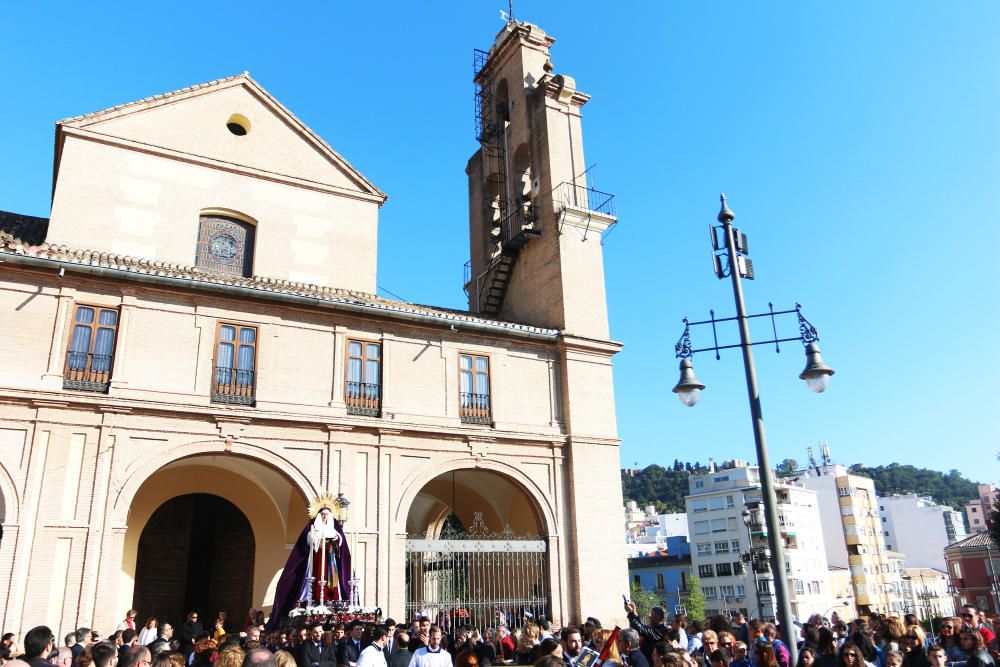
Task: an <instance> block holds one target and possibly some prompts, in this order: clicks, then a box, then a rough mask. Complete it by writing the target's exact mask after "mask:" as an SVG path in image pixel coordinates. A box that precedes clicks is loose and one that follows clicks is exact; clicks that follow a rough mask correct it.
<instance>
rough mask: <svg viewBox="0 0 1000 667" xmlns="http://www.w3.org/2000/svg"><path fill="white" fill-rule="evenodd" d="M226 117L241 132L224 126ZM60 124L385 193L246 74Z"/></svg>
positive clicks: (153, 146) (186, 155)
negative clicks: (235, 131)
mask: <svg viewBox="0 0 1000 667" xmlns="http://www.w3.org/2000/svg"><path fill="white" fill-rule="evenodd" d="M234 118H235V119H236V120H237V121H238V123H239V124H241V125H242V126H244V131H245V134H235V133H233V131H231V130H230V129H229V124H230V121H232V120H233V119H234ZM64 130H66V131H73V130H78V131H80V132H81V133H82V134H83V135H85V136H86V135H90V136H93V137H95V138H99V139H101V140H111V141H114V140H120V141H121V142H125V143H128V144H130V145H133V146H135V147H139V148H140V149H142V148H144V147H145V148H148V149H151V150H157V149H159V150H162V151H165V152H168V153H170V154H173V155H176V156H178V157H180V158H181V159H188V158H191V159H202V160H206V161H209V162H210V163H214V164H218V165H222V166H225V167H226V168H235V169H245V170H248V171H251V172H254V173H259V174H264V175H275V176H279V177H286V178H289V179H294V180H297V181H302V182H306V183H315V184H318V185H322V186H328V187H331V188H335V189H338V190H343V191H353V192H357V193H359V194H361V195H363V196H368V197H374V198H378V199H380V200H384V199H385V195H384V194H383V193H382V192H381V191H380V190H379V189H378V188H377V187H376V186H375V185H374V184H373V183H371V182H370V181H369V180H368V179H366V178H365V177H364V176H363V175H362V174H361V173H360V172H359V171H358V170H357V169H355V168H354V167H352V166H351V165H350V163H348V162H347V160H345V159H344V158H343V157H341V156H340V154H338V153H337V152H336V151H335V150H333V149H332V148H331V147H330V146H329V145H328V144H327V143H326V142H325V141H323V140H322V139H321V138H320V137H319V136H318V135H316V134H315V133H314V132H313V131H312V130H310V129H309V128H308V127H307V126H306V125H305V123H303V122H302V121H300V120H299V119H298V118H296V117H295V116H294V115H293V114H292V113H291V112H290V111H288V109H286V108H285V107H284V106H282V105H281V104H280V103H279V102H278V101H277V100H276V99H274V98H273V97H272V96H271V95H270V94H269V93H268V92H267V91H265V90H264V89H263V88H262V87H261V86H260V85H259V84H258V83H257V82H256V81H254V80H253V79H252V78H251V77H250V76H249V75H248V74H246V73H244V74H240V75H237V76H234V77H230V78H228V79H220V80H218V81H213V82H210V83H205V84H201V85H198V86H192V87H190V88H184V89H181V90H177V91H174V92H171V93H166V94H163V95H156V96H154V97H150V98H147V99H144V100H139V101H137V102H132V103H129V104H125V105H122V106H118V107H114V108H111V109H106V110H104V111H99V112H96V113H91V114H87V115H85V116H78V117H76V118H69V119H67V120H63V121H60V122H59V123H58V125H57V131H59V132H62V131H64Z"/></svg>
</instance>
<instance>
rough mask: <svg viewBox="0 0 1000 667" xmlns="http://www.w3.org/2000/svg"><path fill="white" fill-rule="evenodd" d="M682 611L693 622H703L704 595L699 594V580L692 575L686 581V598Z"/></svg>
mask: <svg viewBox="0 0 1000 667" xmlns="http://www.w3.org/2000/svg"><path fill="white" fill-rule="evenodd" d="M684 611H686V612H687V617H688V618H689V619H691V620H693V621H704V620H705V594H704V593H702V592H701V580H700V579H698V577H696V576H694V575H691V577H690V578H689V579H688V596H687V599H686V600H685V601H684Z"/></svg>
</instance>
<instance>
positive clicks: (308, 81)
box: [0, 0, 1000, 482]
mask: <svg viewBox="0 0 1000 667" xmlns="http://www.w3.org/2000/svg"><path fill="white" fill-rule="evenodd" d="M288 7H290V5H279V4H278V3H254V2H246V3H238V4H237V3H189V2H175V3H159V4H156V3H154V4H149V3H120V4H119V5H118V6H113V5H110V4H108V5H96V6H95V5H81V4H79V3H3V4H2V5H0V23H2V24H3V25H5V26H6V28H7V29H6V30H5V39H4V41H3V43H2V44H0V84H2V86H3V91H4V103H3V104H0V146H2V149H3V151H2V154H3V159H2V160H0V209H6V210H13V211H18V212H21V213H28V214H34V215H43V216H44V215H48V212H49V197H50V188H51V175H52V174H51V171H52V137H53V126H54V123H55V121H56V120H58V119H60V118H65V117H69V116H74V115H77V114H82V113H87V112H90V111H95V110H99V109H103V108H106V107H109V106H113V105H116V104H121V103H124V102H128V101H131V100H134V99H138V98H141V97H145V96H147V95H152V94H157V93H161V92H165V91H169V90H173V89H176V88H180V87H183V86H187V85H191V84H195V83H199V82H202V81H208V80H211V79H215V78H219V77H223V76H228V75H231V74H235V73H237V72H241V71H243V70H249V71H250V73H251V74H252V75H253V76H254V77H255V78H256V79H257V80H258V81H259V82H260V83H261V84H262V85H263V86H264V87H265V88H267V89H268V90H269V91H270V92H271V93H272V94H274V95H275V96H276V97H278V99H280V100H281V101H282V102H283V103H284V104H285V105H286V106H287V107H289V108H290V109H291V110H292V111H293V112H294V113H295V114H296V115H298V116H299V118H301V119H302V120H303V121H304V122H306V123H307V124H308V125H310V126H311V127H312V128H313V129H314V130H316V131H317V132H318V133H319V134H320V135H321V136H323V137H324V138H325V139H327V141H329V143H330V144H332V145H333V146H334V147H335V148H336V149H337V150H338V151H340V152H341V153H342V154H343V155H344V156H345V157H346V158H347V159H348V160H350V161H351V162H352V163H353V164H354V165H355V166H356V167H358V168H359V169H360V170H361V171H362V172H363V173H364V174H365V175H366V176H367V177H369V178H370V179H371V180H372V181H374V182H375V183H376V184H377V185H378V186H379V187H381V188H382V189H383V190H384V191H386V192H387V193H388V194H389V197H390V199H389V202H388V204H386V206H385V207H384V208H383V210H382V213H381V218H380V225H381V226H380V242H381V245H380V257H379V285H380V286H381V287H383V288H385V289H387V290H391V291H392V292H393V293H395V294H398V295H400V296H402V297H403V298H405V299H407V300H411V301H416V302H421V303H430V304H437V305H444V306H452V307H464V305H465V300H464V293H463V292H462V285H461V280H462V271H461V269H462V264H463V263H464V262H465V260H466V259H467V257H468V233H467V198H466V197H467V185H466V179H465V174H464V167H465V163H466V161H467V159H468V157H469V155H470V154H471V153H472V152H473V151H474V150H475V148H476V145H475V141H474V136H473V117H472V110H473V87H472V82H471V75H472V50H473V48H476V47H478V48H488V46H489V45H490V44H491V43H492V40H493V37H494V35H495V33H496V32H497V31H498V30H499V29H500V27H501V25H502V24H501V22H500V15H499V10H500V9H502V8H504V9H505V8H506V2H481V1H479V0H476V1H465V2H458V1H455V2H433V3H426V2H419V3H418V2H408V3H400V2H382V3H346V2H325V3H299V4H297V5H295V6H294V7H295V8H294V11H292V10H290V9H288ZM515 14H516V15H517V16H518V18H521V19H524V20H529V21H532V22H534V23H537V24H539V25H540V26H542V27H543V28H545V29H546V30H547V31H548V32H549V33H550V34H552V35H554V36H555V37H556V38H557V39H558V41H557V43H556V44H555V46H554V48H553V58H552V61H553V63H554V64H555V67H556V71H557V72H562V73H566V74H569V75H572V76H574V77H575V78H576V80H577V84H578V86H579V87H580V89H581V90H584V91H586V92H588V93H590V94H591V95H593V99H592V101H591V102H590V103H589V104H588V105H587V106H586V107H585V108H584V139H585V148H586V153H587V162H588V165H595V166H594V169H593V172H592V173H593V174H594V178H595V185H596V187H598V188H599V189H602V190H606V191H609V192H613V193H615V194H616V195H617V199H616V203H617V208H618V213H619V217H620V221H621V224H620V225H619V226H618V228H617V229H616V230H615V231H614V232H613V233H612V234H611V236H610V237H609V238H608V240H607V244H606V246H605V266H606V273H607V280H608V301H609V309H610V314H611V326H612V332H613V336H614V337H615V338H616V339H617V340H620V341H623V342H624V343H625V348H624V350H623V351H622V352H621V354H620V355H619V356H618V357H617V358H616V367H615V380H616V393H617V403H618V416H619V431H620V435H621V437H622V439H623V444H622V463H623V465H629V466H630V465H633V464H634V463H638V464H639V465H646V464H649V463H654V462H661V463H666V464H669V463H670V462H672V461H673V460H674V458H679V459H681V460H696V459H697V460H701V461H702V462H704V461H706V460H707V458H708V457H709V456H714V457H715V458H716V459H717V460H721V459H725V458H732V457H739V458H747V459H751V460H752V459H753V458H754V454H753V441H752V432H751V430H750V423H749V415H748V408H747V400H746V391H745V385H744V380H743V373H742V364H741V362H740V359H739V354H738V351H735V352H730V353H728V354H724V355H723V358H722V361H719V362H716V361H715V360H714V358H713V357H712V356H711V355H698V356H696V358H695V366H696V369H697V372H698V376H699V378H700V379H701V380H702V381H703V382H705V383H706V384H707V385H708V389H706V391H705V392H704V394H703V397H702V401H701V403H700V404H699V405H698V406H697V407H695V408H693V409H687V408H684V407H683V406H681V404H680V403H679V402H678V401H677V400H676V398H675V397H674V395H673V394H671V393H670V389H671V387H672V386H673V384H674V382H675V381H676V373H677V371H676V366H677V364H676V361H675V359H674V357H673V344H674V342H675V341H676V339H677V338H678V336H679V335H680V333H681V328H682V326H681V321H680V320H681V317H683V316H684V315H688V316H690V317H691V318H693V319H702V318H704V317H706V316H707V315H708V310H709V308H714V309H715V310H716V313H717V314H718V315H720V316H728V315H731V314H732V313H733V306H732V296H731V292H730V288H729V285H728V283H725V282H720V281H718V280H716V278H715V277H714V276H713V274H712V270H711V264H710V259H709V248H708V238H707V237H708V234H707V231H706V227H707V225H708V224H709V223H710V222H712V221H713V220H714V216H715V214H716V212H717V209H718V199H717V198H718V195H719V192H720V191H725V192H726V193H727V195H728V197H729V202H730V205H731V207H732V208H733V210H734V211H735V212H736V215H737V219H736V224H737V226H739V227H741V228H742V229H743V231H745V232H746V233H747V234H748V235H749V239H750V249H751V257H752V258H753V260H754V265H755V269H756V272H757V276H758V279H757V280H756V281H755V282H753V283H749V284H747V285H746V296H747V304H748V307H749V308H750V310H751V311H754V312H756V311H760V310H763V309H766V308H767V303H768V301H773V302H774V304H775V307H776V308H786V307H790V306H791V305H792V304H794V303H795V302H796V301H799V302H801V303H802V304H803V307H804V312H805V314H806V316H807V317H808V318H809V319H810V320H811V321H812V322H813V324H815V325H816V326H817V327H818V328H819V331H820V334H821V337H822V340H821V344H822V349H823V355H824V358H825V360H826V361H827V363H828V364H830V365H831V366H833V367H835V368H836V369H837V375H836V376H835V377H834V378H833V383H832V386H831V388H830V390H829V391H828V392H826V393H825V394H822V395H818V396H817V395H814V394H811V393H810V392H808V391H807V390H806V389H805V387H804V385H803V383H802V382H800V381H799V380H798V378H797V375H798V373H799V372H800V371H801V368H802V366H803V365H804V356H803V354H802V352H801V350H800V349H799V348H798V347H797V346H796V345H791V344H790V345H787V346H786V347H783V349H782V352H781V354H775V353H774V351H773V348H772V349H768V348H766V347H761V348H758V349H757V367H758V373H759V380H760V386H761V393H762V399H763V409H764V418H765V424H766V427H767V435H768V440H769V445H770V450H771V456H772V458H773V459H774V460H776V461H777V460H781V459H782V458H784V457H788V456H790V457H793V458H796V459H797V460H799V461H800V462H802V461H804V460H805V458H806V457H805V448H806V446H807V445H809V444H814V445H815V444H817V443H819V442H827V443H828V444H829V446H830V448H831V450H832V453H833V456H834V458H835V459H837V460H839V461H841V462H843V463H847V464H851V463H855V462H866V463H869V464H872V465H874V464H880V463H889V462H892V461H899V462H902V463H913V464H915V465H922V466H927V467H932V468H937V469H941V470H948V469H951V468H958V469H959V470H961V471H962V472H963V473H964V474H966V475H967V476H970V477H971V478H973V479H976V480H979V481H994V482H996V481H1000V464H998V462H997V460H996V452H997V451H998V450H1000V437H998V432H1000V429H998V426H1000V418H998V413H1000V400H998V398H997V397H998V390H997V378H998V376H1000V354H998V353H997V348H996V338H997V336H998V333H1000V326H998V325H1000V317H998V315H997V310H998V308H997V307H998V298H997V296H996V294H997V288H996V283H997V280H996V277H995V276H996V270H997V269H996V268H995V267H994V266H993V265H992V261H993V260H990V259H989V258H990V257H991V256H992V253H993V252H994V251H995V248H996V247H997V244H998V241H1000V233H998V231H997V229H998V224H1000V223H998V222H997V219H998V218H1000V213H998V210H1000V207H998V205H997V204H998V201H997V200H998V192H1000V188H998V185H1000V182H998V181H1000V130H998V127H1000V114H998V112H997V107H998V102H1000V49H998V47H997V41H996V34H997V30H998V28H1000V20H998V19H1000V4H997V3H991V2H964V3H960V4H952V3H923V2H916V3H914V2H876V3H872V2H839V3H795V2H772V3H739V2H715V3H713V2H688V3H675V2H644V3H639V2H621V3H608V2H592V1H588V2H584V1H577V2H555V1H551V2H541V1H537V0H536V1H532V2H529V1H526V0H518V1H517V2H516V3H515ZM701 333H702V332H696V335H700V334H701ZM755 333H756V335H757V337H762V336H766V335H767V333H768V332H767V331H766V329H765V328H764V327H762V326H757V327H756V329H755ZM735 335H736V334H735V330H732V331H731V332H730V336H731V338H730V340H735ZM704 341H705V339H703V338H702V339H701V340H700V341H699V340H698V339H697V338H696V340H695V344H696V346H698V345H700V344H701V343H704Z"/></svg>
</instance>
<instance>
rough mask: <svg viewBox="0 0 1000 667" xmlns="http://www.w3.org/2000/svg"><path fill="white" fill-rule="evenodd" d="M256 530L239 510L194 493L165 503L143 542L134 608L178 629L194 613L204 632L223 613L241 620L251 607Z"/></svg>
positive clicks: (216, 499) (213, 498)
mask: <svg viewBox="0 0 1000 667" xmlns="http://www.w3.org/2000/svg"><path fill="white" fill-rule="evenodd" d="M254 547H255V542H254V535H253V528H252V527H251V526H250V522H249V520H248V519H247V517H246V516H245V515H244V514H243V512H241V511H240V510H239V509H238V508H237V507H236V506H235V505H233V504H232V503H231V502H229V501H228V500H225V499H224V498H220V497H219V496H214V495H210V494H207V493H192V494H187V495H183V496H179V497H177V498H173V499H171V500H168V501H167V502H165V503H163V504H162V505H161V506H160V507H159V508H158V509H157V510H156V511H155V512H154V513H153V516H152V517H150V519H149V521H148V522H147V523H146V526H145V528H144V529H143V531H142V535H141V537H140V538H139V549H138V558H137V559H136V569H135V575H136V576H135V597H134V599H133V604H132V606H133V608H134V609H139V610H141V612H142V615H143V618H147V617H150V616H153V617H156V618H157V619H160V622H161V623H162V622H163V621H167V622H170V623H174V624H178V623H181V622H183V619H184V618H185V616H186V614H187V612H189V611H192V610H196V611H198V612H199V614H200V615H201V620H202V622H203V624H204V625H205V627H211V623H212V621H214V619H215V618H216V614H217V613H218V612H219V611H226V612H227V613H228V615H229V618H230V619H239V618H242V615H243V614H245V613H246V610H247V609H249V608H250V606H251V598H252V595H253V572H254V567H253V562H254Z"/></svg>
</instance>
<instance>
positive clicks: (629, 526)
mask: <svg viewBox="0 0 1000 667" xmlns="http://www.w3.org/2000/svg"><path fill="white" fill-rule="evenodd" d="M668 537H688V521H687V514H684V513H683V512H672V513H669V514H657V513H656V507H654V506H653V505H646V506H645V507H639V505H638V503H636V502H635V501H634V500H629V501H628V502H626V503H625V543H626V545H627V546H626V551H627V553H628V556H629V557H630V558H631V557H632V556H635V555H638V554H640V553H649V552H650V551H656V550H665V549H666V548H667V538H668Z"/></svg>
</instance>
